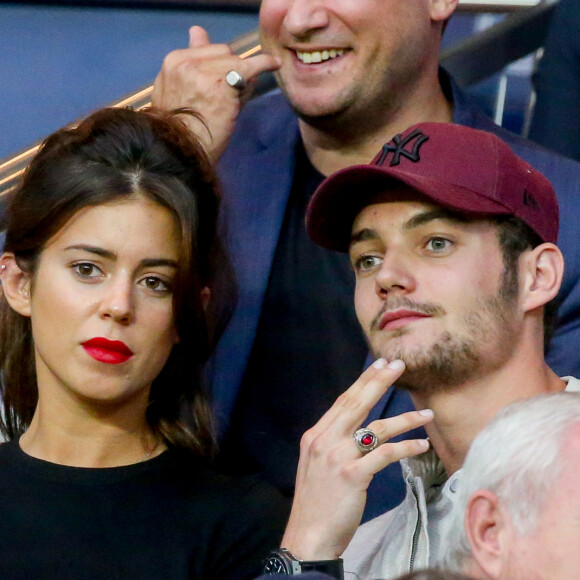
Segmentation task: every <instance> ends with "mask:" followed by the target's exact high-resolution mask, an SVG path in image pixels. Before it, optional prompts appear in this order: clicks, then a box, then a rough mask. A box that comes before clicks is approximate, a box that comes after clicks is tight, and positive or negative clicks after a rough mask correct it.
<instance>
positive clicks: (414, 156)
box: [375, 129, 429, 167]
mask: <svg viewBox="0 0 580 580" xmlns="http://www.w3.org/2000/svg"><path fill="white" fill-rule="evenodd" d="M413 139H416V141H415V143H413V148H412V149H411V150H410V151H408V150H407V149H405V146H406V145H408V144H409V143H411V141H413ZM428 140H429V137H427V135H425V133H423V131H421V129H415V130H414V131H413V132H411V133H409V134H408V135H407V136H406V137H405V138H404V139H403V138H402V137H401V135H400V134H399V135H395V136H394V137H393V140H392V141H391V142H390V143H385V145H383V150H382V151H381V155H380V157H379V158H378V159H377V162H376V163H375V165H383V164H384V163H385V161H386V160H387V156H388V155H389V153H392V154H393V157H392V159H391V162H390V163H389V166H390V167H393V165H399V163H400V162H401V155H402V156H403V157H406V158H407V159H409V160H410V161H413V162H414V163H417V161H420V159H421V157H420V156H419V149H420V148H421V145H423V143H425V141H428Z"/></svg>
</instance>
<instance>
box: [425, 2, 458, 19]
mask: <svg viewBox="0 0 580 580" xmlns="http://www.w3.org/2000/svg"><path fill="white" fill-rule="evenodd" d="M458 3H459V0H430V12H431V20H433V21H434V22H443V21H445V20H447V19H448V18H449V17H450V16H451V15H452V14H453V12H455V9H456V8H457V4H458Z"/></svg>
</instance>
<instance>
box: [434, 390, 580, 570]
mask: <svg viewBox="0 0 580 580" xmlns="http://www.w3.org/2000/svg"><path fill="white" fill-rule="evenodd" d="M579 423H580V393H566V392H561V393H557V394H550V395H538V396H535V397H532V398H530V399H525V400H523V401H517V402H515V403H512V404H511V405H508V406H507V407H505V408H504V409H502V410H501V411H500V412H499V413H498V414H497V416H496V417H495V418H494V419H493V420H492V421H491V422H490V423H489V424H488V425H487V426H486V427H485V428H484V429H483V430H482V431H481V433H480V434H479V435H478V436H477V437H476V438H475V440H474V441H473V443H472V445H471V447H470V449H469V453H468V454H467V457H466V459H465V463H464V465H463V471H462V473H461V478H460V480H459V482H458V483H459V485H458V489H457V497H456V503H455V505H454V506H453V510H452V512H451V514H450V516H449V521H448V526H447V527H446V535H445V537H444V541H443V543H442V546H443V551H442V555H441V561H440V566H441V568H445V569H449V570H458V571H460V570H464V569H465V566H466V564H467V563H468V562H469V559H470V557H471V548H470V545H469V540H468V538H467V534H466V531H465V525H464V524H465V510H466V507H467V503H468V501H469V498H470V497H471V495H472V494H473V493H474V492H475V491H477V490H478V489H487V490H489V491H491V492H493V493H494V494H496V495H497V496H498V498H499V499H500V500H501V502H502V504H503V505H504V507H505V508H506V509H507V510H508V512H509V514H510V516H511V518H512V521H513V524H514V526H515V528H516V529H517V531H518V532H519V533H520V534H525V533H528V532H530V531H532V530H533V529H534V528H535V525H536V521H537V517H538V513H539V511H540V508H541V506H542V502H543V501H544V498H546V497H547V495H546V493H547V492H549V491H550V490H552V489H553V486H554V485H555V482H556V481H557V479H558V477H559V475H560V473H561V472H562V469H563V467H564V460H563V458H562V456H561V453H560V452H561V449H562V447H563V445H564V443H565V438H566V435H567V433H568V432H569V430H570V429H572V428H573V427H574V426H575V425H577V424H579Z"/></svg>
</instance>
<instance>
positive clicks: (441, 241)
mask: <svg viewBox="0 0 580 580" xmlns="http://www.w3.org/2000/svg"><path fill="white" fill-rule="evenodd" d="M449 246H451V241H450V240H448V239H446V238H431V239H430V240H429V241H428V242H427V249H428V250H432V251H434V252H441V251H443V250H447V249H448V248H449Z"/></svg>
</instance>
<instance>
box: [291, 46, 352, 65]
mask: <svg viewBox="0 0 580 580" xmlns="http://www.w3.org/2000/svg"><path fill="white" fill-rule="evenodd" d="M343 54H344V50H343V49H334V48H331V49H330V50H322V51H319V50H316V51H314V52H298V51H297V52H296V56H298V58H299V59H300V61H302V62H303V63H304V64H311V63H317V62H324V61H325V60H330V59H331V58H336V57H337V56H342V55H343Z"/></svg>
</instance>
